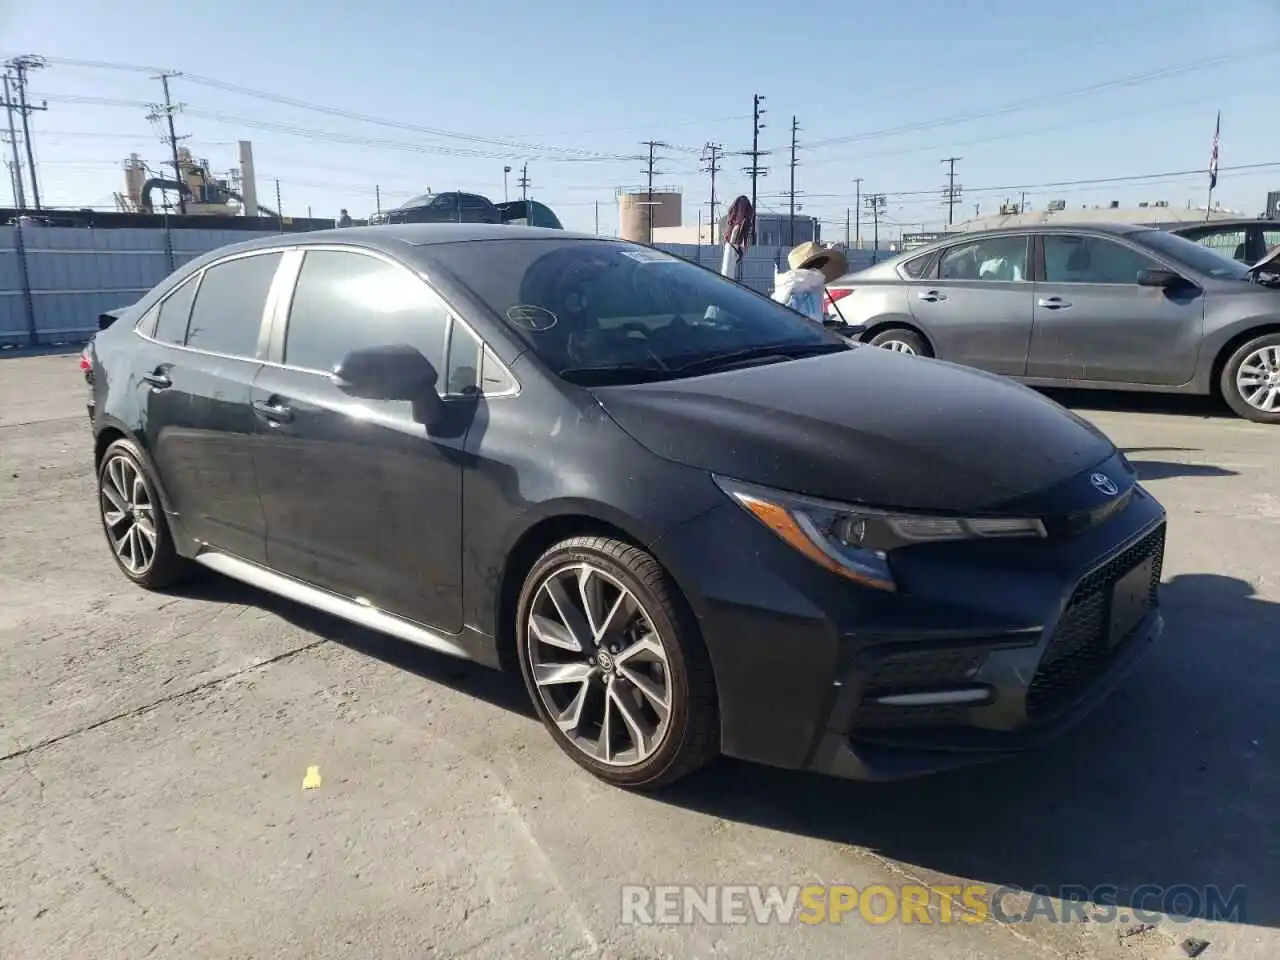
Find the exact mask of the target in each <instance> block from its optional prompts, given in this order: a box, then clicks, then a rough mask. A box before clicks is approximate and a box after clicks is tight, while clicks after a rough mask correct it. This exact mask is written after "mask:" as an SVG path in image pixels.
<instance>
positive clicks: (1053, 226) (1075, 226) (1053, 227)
mask: <svg viewBox="0 0 1280 960" xmlns="http://www.w3.org/2000/svg"><path fill="white" fill-rule="evenodd" d="M1153 229H1155V228H1154V227H1152V226H1150V225H1149V224H1145V223H1115V222H1108V221H1102V222H1098V221H1090V220H1082V221H1078V222H1072V221H1067V222H1063V223H1059V222H1058V221H1054V222H1053V223H1018V224H1012V225H1010V226H1007V227H987V228H985V229H983V230H957V231H955V232H954V233H948V234H946V236H943V237H939V238H938V239H937V240H936V241H934V242H933V243H931V244H929V246H930V247H931V248H932V247H936V246H941V245H943V244H947V243H954V242H956V241H957V240H959V241H965V240H969V239H971V238H973V237H985V236H988V235H995V234H1008V233H1060V232H1063V231H1066V232H1069V233H1076V232H1079V231H1081V230H1088V231H1089V232H1091V233H1112V234H1116V235H1117V236H1123V235H1124V234H1127V233H1141V232H1144V231H1147V230H1153ZM921 249H923V248H921Z"/></svg>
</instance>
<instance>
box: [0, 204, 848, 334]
mask: <svg viewBox="0 0 1280 960" xmlns="http://www.w3.org/2000/svg"><path fill="white" fill-rule="evenodd" d="M19 239H21V242H22V254H21V255H20V253H19V246H18V243H19ZM245 239H248V238H247V236H246V234H245V233H244V232H243V231H230V230H172V231H169V232H168V234H167V235H166V233H165V231H163V230H145V229H137V230H109V229H84V228H75V227H43V226H40V227H30V226H28V227H24V228H22V230H21V232H20V233H19V229H18V228H17V227H13V226H0V348H6V347H26V346H53V345H58V344H63V343H79V342H83V341H84V340H86V339H88V338H89V337H90V336H91V335H92V334H93V332H94V331H95V330H96V329H97V323H98V314H100V313H101V312H103V311H104V310H111V309H114V308H116V307H122V306H128V305H129V304H131V303H133V302H134V301H136V300H137V299H138V298H139V297H141V296H142V295H143V294H144V293H146V292H147V291H148V290H150V289H151V288H152V287H153V286H155V285H156V284H157V283H159V282H160V281H161V280H163V279H164V278H165V277H166V276H168V275H169V273H171V272H172V269H173V268H176V267H178V266H181V265H182V264H184V263H186V262H187V261H188V260H191V259H192V258H194V257H197V256H199V255H200V254H202V253H205V252H207V251H209V250H213V249H215V248H216V247H221V246H225V245H227V244H229V243H237V242H239V241H242V240H245ZM658 246H659V247H661V248H662V249H664V250H667V251H668V252H670V253H674V254H676V255H677V256H681V257H684V258H685V259H687V260H692V261H694V262H696V263H700V264H702V265H703V266H706V267H709V268H710V269H712V270H716V271H719V269H720V257H721V252H722V248H721V247H720V246H719V245H717V246H714V247H713V246H710V245H701V246H700V245H697V244H691V243H687V244H681V243H665V244H658ZM788 249H789V248H787V247H753V248H750V249H749V250H748V253H747V258H746V260H745V262H744V263H743V265H742V270H741V276H740V277H739V279H740V280H741V282H742V283H744V284H745V285H747V286H749V287H751V288H753V289H755V290H758V291H760V292H761V293H765V294H768V293H769V292H770V291H771V290H772V289H773V275H774V271H775V270H776V269H779V268H781V269H785V268H786V257H787V250H788ZM171 251H172V254H171ZM849 258H850V269H851V270H856V269H861V268H862V267H865V266H867V265H869V264H870V261H871V252H870V251H867V250H863V251H856V250H855V251H850V253H849ZM24 263H25V265H26V283H25V284H24V282H23V270H22V265H23V264H24ZM171 263H172V268H171V266H170V264H171Z"/></svg>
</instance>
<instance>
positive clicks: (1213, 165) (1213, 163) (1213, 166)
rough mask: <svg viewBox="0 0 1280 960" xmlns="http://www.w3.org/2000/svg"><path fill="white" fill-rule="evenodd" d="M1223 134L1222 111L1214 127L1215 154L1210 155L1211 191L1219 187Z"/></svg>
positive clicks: (1219, 112)
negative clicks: (1219, 163)
mask: <svg viewBox="0 0 1280 960" xmlns="http://www.w3.org/2000/svg"><path fill="white" fill-rule="evenodd" d="M1221 132H1222V111H1221V110H1219V111H1218V122H1217V123H1215V124H1214V125H1213V152H1212V153H1210V154H1209V189H1210V190H1212V189H1213V188H1214V187H1216V186H1217V185H1218V134H1220V133H1221Z"/></svg>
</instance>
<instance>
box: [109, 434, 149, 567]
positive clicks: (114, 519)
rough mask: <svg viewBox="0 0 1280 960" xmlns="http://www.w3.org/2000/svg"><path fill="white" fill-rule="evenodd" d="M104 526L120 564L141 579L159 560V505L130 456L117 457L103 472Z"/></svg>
mask: <svg viewBox="0 0 1280 960" xmlns="http://www.w3.org/2000/svg"><path fill="white" fill-rule="evenodd" d="M98 505H99V508H100V509H101V511H102V525H103V527H104V528H105V529H106V531H107V540H108V541H109V542H110V543H111V547H112V549H113V550H115V552H116V556H117V557H118V558H119V560H120V563H121V564H122V565H123V566H124V568H125V569H126V570H128V571H129V572H130V573H132V574H133V575H134V576H141V575H142V574H144V573H146V572H147V570H148V569H150V567H151V564H152V563H154V562H155V559H156V541H157V537H158V534H157V531H156V517H155V505H154V504H153V503H152V502H151V495H150V494H149V493H148V492H147V484H146V481H145V480H144V479H143V478H142V472H141V471H140V470H139V469H138V466H137V464H135V463H134V462H133V461H132V460H130V459H129V458H128V457H126V456H122V455H117V456H113V457H112V458H111V459H110V460H108V461H107V464H106V468H105V469H104V470H103V471H102V480H101V482H100V486H99V491H98Z"/></svg>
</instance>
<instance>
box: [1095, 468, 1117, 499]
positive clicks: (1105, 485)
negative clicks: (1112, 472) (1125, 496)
mask: <svg viewBox="0 0 1280 960" xmlns="http://www.w3.org/2000/svg"><path fill="white" fill-rule="evenodd" d="M1089 482H1090V483H1092V484H1093V485H1094V487H1096V488H1097V489H1098V490H1099V491H1100V492H1102V493H1104V494H1106V495H1107V496H1108V497H1114V496H1115V495H1116V494H1117V493H1119V492H1120V488H1119V487H1117V486H1116V482H1115V481H1114V480H1112V479H1111V478H1110V477H1108V476H1107V475H1106V474H1105V473H1095V474H1094V475H1093V476H1091V477H1090V478H1089Z"/></svg>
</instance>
